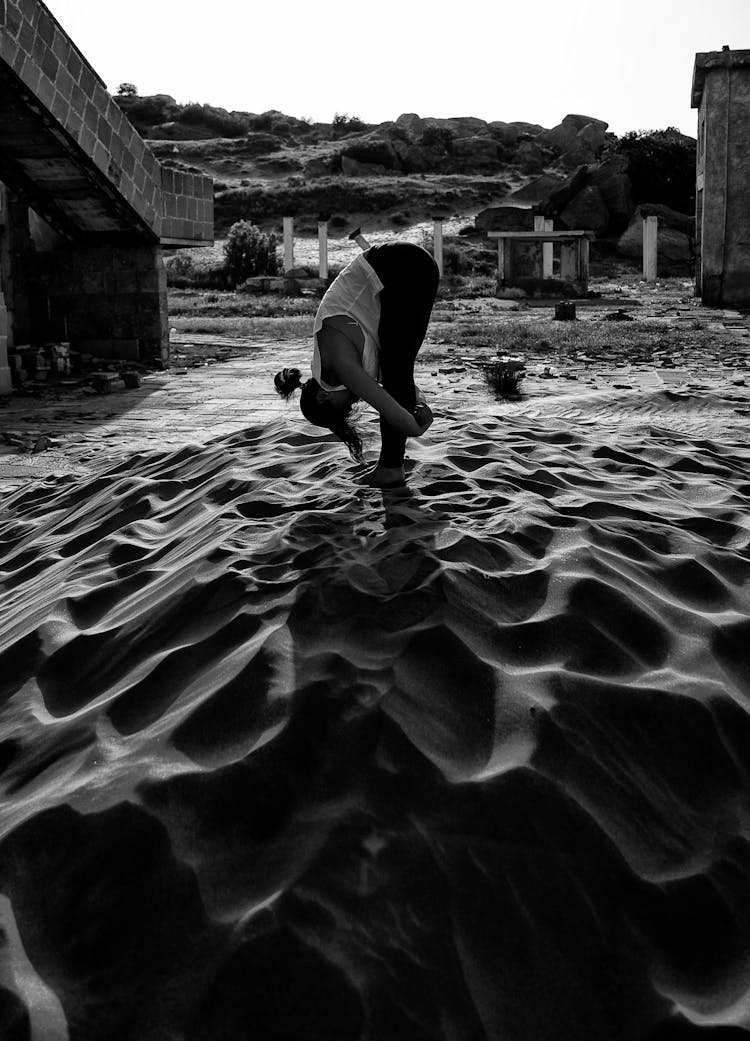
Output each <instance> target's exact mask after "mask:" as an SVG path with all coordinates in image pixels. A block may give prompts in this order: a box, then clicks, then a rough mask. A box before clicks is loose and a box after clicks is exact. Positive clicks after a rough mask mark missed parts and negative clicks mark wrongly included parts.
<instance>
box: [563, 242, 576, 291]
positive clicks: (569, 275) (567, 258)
mask: <svg viewBox="0 0 750 1041" xmlns="http://www.w3.org/2000/svg"><path fill="white" fill-rule="evenodd" d="M560 278H561V279H562V280H563V282H575V280H576V279H577V278H578V243H577V242H562V243H560Z"/></svg>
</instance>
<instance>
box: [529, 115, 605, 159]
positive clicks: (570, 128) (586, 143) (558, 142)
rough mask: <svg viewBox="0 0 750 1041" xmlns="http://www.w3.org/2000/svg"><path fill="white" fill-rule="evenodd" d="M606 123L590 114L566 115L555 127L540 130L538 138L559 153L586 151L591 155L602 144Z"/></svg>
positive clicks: (596, 151) (593, 154)
mask: <svg viewBox="0 0 750 1041" xmlns="http://www.w3.org/2000/svg"><path fill="white" fill-rule="evenodd" d="M608 125H609V124H608V123H605V122H604V121H603V120H601V119H594V118H592V117H591V116H577V115H568V116H566V117H565V118H564V119H563V121H562V123H559V124H558V125H557V126H556V127H552V129H551V130H544V131H542V133H541V134H540V135H539V139H540V141H541V142H542V143H543V144H545V145H547V146H548V147H550V148H554V149H555V151H557V152H559V153H560V154H565V153H566V152H586V153H587V154H588V155H589V156H592V157H593V156H595V155H597V154H598V153H599V152H600V151H601V149H602V147H603V146H604V132H605V131H606V129H607V127H608Z"/></svg>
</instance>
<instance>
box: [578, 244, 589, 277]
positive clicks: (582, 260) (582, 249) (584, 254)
mask: <svg viewBox="0 0 750 1041" xmlns="http://www.w3.org/2000/svg"><path fill="white" fill-rule="evenodd" d="M578 277H579V278H580V280H581V281H582V282H583V284H584V285H585V286H587V285H588V284H589V240H588V239H583V238H582V239H579V240H578Z"/></svg>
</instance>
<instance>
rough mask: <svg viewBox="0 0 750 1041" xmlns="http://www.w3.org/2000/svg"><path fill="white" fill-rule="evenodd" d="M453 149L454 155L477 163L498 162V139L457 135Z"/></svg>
mask: <svg viewBox="0 0 750 1041" xmlns="http://www.w3.org/2000/svg"><path fill="white" fill-rule="evenodd" d="M452 151H453V155H455V156H459V157H461V158H463V159H469V160H472V161H474V162H476V163H488V162H491V163H494V162H497V141H495V140H494V139H493V138H491V137H480V136H476V137H457V138H456V139H455V141H454V142H453V145H452Z"/></svg>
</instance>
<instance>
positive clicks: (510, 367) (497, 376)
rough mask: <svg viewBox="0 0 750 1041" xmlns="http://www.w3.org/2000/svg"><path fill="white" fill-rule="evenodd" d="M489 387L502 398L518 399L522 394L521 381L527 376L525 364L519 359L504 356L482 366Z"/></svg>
mask: <svg viewBox="0 0 750 1041" xmlns="http://www.w3.org/2000/svg"><path fill="white" fill-rule="evenodd" d="M481 369H482V372H483V373H484V378H485V380H486V381H487V384H488V386H489V387H490V389H491V390H493V391H494V392H495V394H497V395H498V396H499V397H501V398H517V397H518V396H519V395H520V393H521V380H522V379H523V378H524V376H525V375H526V369H525V367H524V362H523V360H522V359H521V358H518V357H509V356H508V355H503V356H502V357H501V358H499V359H498V360H497V361H491V362H484V363H483V364H482V365H481Z"/></svg>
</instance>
